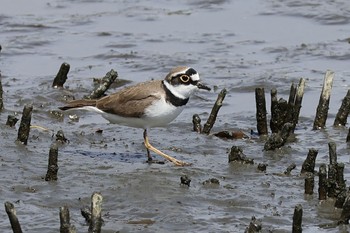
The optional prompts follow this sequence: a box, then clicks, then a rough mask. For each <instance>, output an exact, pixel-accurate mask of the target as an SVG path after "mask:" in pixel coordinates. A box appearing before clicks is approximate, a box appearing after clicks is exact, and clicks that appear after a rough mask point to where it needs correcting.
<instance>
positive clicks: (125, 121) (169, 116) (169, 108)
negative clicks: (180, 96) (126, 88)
mask: <svg viewBox="0 0 350 233" xmlns="http://www.w3.org/2000/svg"><path fill="white" fill-rule="evenodd" d="M81 109H85V110H88V111H93V112H97V113H99V114H101V115H102V116H103V118H105V119H107V120H108V121H109V122H111V123H113V124H119V125H126V126H130V127H135V128H143V129H146V128H153V127H163V126H166V125H167V124H169V123H170V122H172V121H173V120H174V119H175V118H176V117H177V116H178V115H179V114H180V113H181V112H182V110H183V109H184V106H182V107H175V106H173V105H170V104H168V103H167V102H166V101H165V100H164V101H157V102H155V103H154V104H153V105H151V106H150V107H148V108H146V109H145V114H144V116H143V117H140V118H136V117H122V116H118V115H114V114H111V113H106V112H103V111H101V110H100V109H98V108H96V107H90V106H87V107H82V108H81Z"/></svg>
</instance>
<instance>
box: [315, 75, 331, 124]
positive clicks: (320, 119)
mask: <svg viewBox="0 0 350 233" xmlns="http://www.w3.org/2000/svg"><path fill="white" fill-rule="evenodd" d="M333 78H334V72H333V71H330V70H327V72H326V75H325V77H324V80H323V87H322V92H321V95H320V101H319V103H318V107H317V111H316V117H315V121H314V126H313V129H314V130H315V129H322V128H324V127H325V125H326V121H327V116H328V109H329V100H330V98H331V90H332V85H333Z"/></svg>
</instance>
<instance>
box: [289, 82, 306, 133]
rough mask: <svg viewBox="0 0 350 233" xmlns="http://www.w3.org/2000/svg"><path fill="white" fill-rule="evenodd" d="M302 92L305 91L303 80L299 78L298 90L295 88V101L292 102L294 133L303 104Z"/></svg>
mask: <svg viewBox="0 0 350 233" xmlns="http://www.w3.org/2000/svg"><path fill="white" fill-rule="evenodd" d="M304 90H305V79H304V78H301V79H300V80H299V84H298V88H297V93H296V95H295V100H294V109H293V110H294V114H293V117H294V118H293V122H292V123H293V130H292V132H294V130H295V127H296V125H297V124H298V122H299V115H300V109H301V103H302V102H303V96H304Z"/></svg>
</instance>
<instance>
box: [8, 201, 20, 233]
mask: <svg viewBox="0 0 350 233" xmlns="http://www.w3.org/2000/svg"><path fill="white" fill-rule="evenodd" d="M5 210H6V213H7V215H8V217H9V219H10V223H11V227H12V231H13V233H22V229H21V225H20V224H19V221H18V218H17V214H16V209H15V207H14V205H13V204H12V203H11V202H8V201H7V202H5Z"/></svg>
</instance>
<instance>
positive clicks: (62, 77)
mask: <svg viewBox="0 0 350 233" xmlns="http://www.w3.org/2000/svg"><path fill="white" fill-rule="evenodd" d="M69 69H70V65H69V64H68V63H66V62H64V63H62V65H61V67H60V69H59V71H58V73H57V75H56V77H55V79H54V80H53V83H52V87H53V88H59V87H63V84H64V83H65V82H66V80H67V78H68V77H67V75H68V72H69Z"/></svg>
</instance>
